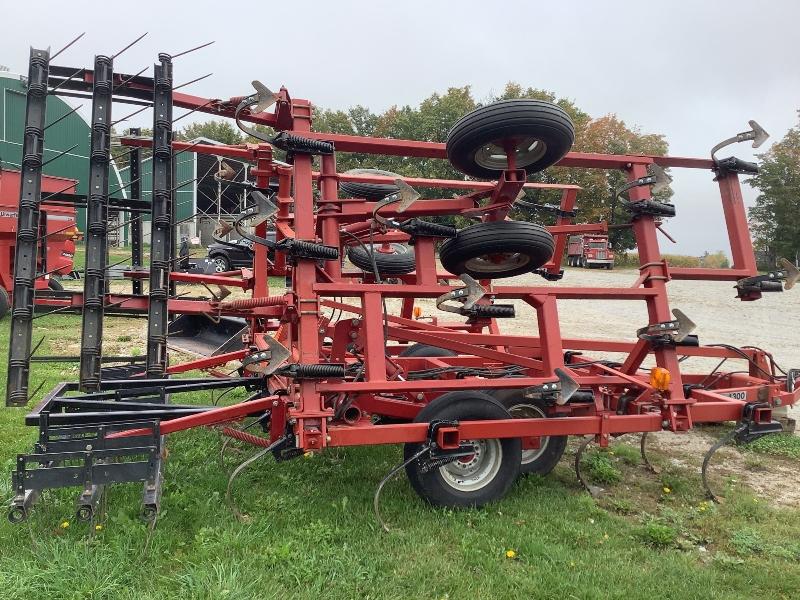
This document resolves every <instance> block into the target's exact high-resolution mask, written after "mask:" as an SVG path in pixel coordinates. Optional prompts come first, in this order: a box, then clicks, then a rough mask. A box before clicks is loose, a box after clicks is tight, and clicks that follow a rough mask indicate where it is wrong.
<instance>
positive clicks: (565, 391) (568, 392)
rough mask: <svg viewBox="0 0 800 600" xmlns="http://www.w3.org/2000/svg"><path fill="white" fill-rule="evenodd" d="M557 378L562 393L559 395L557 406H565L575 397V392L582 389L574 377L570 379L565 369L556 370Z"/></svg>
mask: <svg viewBox="0 0 800 600" xmlns="http://www.w3.org/2000/svg"><path fill="white" fill-rule="evenodd" d="M554 372H555V374H556V376H558V383H559V385H560V388H561V389H560V391H559V394H558V398H557V399H556V404H558V405H564V404H566V403H567V402H569V399H570V398H572V396H573V395H575V392H577V391H578V388H579V387H580V386H579V385H578V382H577V381H575V380H574V379H573V378H572V377H570V375H569V373H567V372H566V371H565V370H564V369H560V368H556V369H554Z"/></svg>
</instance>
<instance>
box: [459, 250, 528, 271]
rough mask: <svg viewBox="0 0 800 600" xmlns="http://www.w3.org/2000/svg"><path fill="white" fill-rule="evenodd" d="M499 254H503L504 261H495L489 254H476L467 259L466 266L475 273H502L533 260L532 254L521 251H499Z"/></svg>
mask: <svg viewBox="0 0 800 600" xmlns="http://www.w3.org/2000/svg"><path fill="white" fill-rule="evenodd" d="M498 254H500V255H502V256H503V259H504V260H503V262H494V261H493V260H491V259H490V258H489V255H486V256H476V257H475V258H470V259H469V260H468V261H466V262H465V263H464V266H465V267H466V268H467V269H469V270H470V271H472V272H473V273H502V272H505V271H513V270H514V269H519V268H522V267H524V266H525V265H527V264H528V263H529V262H530V261H531V258H530V256H528V255H526V254H520V253H519V252H499V253H498Z"/></svg>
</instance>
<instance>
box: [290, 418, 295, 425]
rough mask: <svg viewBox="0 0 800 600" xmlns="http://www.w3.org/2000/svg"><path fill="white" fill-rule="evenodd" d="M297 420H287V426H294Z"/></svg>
mask: <svg viewBox="0 0 800 600" xmlns="http://www.w3.org/2000/svg"><path fill="white" fill-rule="evenodd" d="M296 424H297V419H289V425H296Z"/></svg>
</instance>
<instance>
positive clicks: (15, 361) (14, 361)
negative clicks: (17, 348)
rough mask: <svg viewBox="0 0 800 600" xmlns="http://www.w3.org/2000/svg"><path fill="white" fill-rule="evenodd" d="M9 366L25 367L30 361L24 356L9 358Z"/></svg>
mask: <svg viewBox="0 0 800 600" xmlns="http://www.w3.org/2000/svg"><path fill="white" fill-rule="evenodd" d="M8 366H9V367H11V368H20V369H24V368H25V367H27V366H28V361H27V360H25V359H24V358H9V359H8Z"/></svg>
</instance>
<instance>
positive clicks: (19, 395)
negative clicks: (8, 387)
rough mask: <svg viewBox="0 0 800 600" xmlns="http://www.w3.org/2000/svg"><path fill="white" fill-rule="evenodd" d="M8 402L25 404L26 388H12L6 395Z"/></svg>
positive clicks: (26, 399)
mask: <svg viewBox="0 0 800 600" xmlns="http://www.w3.org/2000/svg"><path fill="white" fill-rule="evenodd" d="M8 401H9V403H10V404H27V403H28V388H22V389H21V390H14V391H13V392H11V393H10V394H9V395H8Z"/></svg>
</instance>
